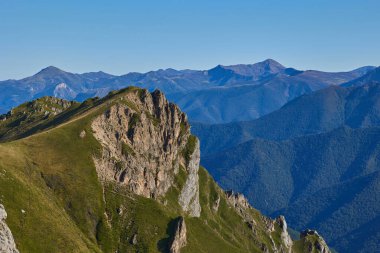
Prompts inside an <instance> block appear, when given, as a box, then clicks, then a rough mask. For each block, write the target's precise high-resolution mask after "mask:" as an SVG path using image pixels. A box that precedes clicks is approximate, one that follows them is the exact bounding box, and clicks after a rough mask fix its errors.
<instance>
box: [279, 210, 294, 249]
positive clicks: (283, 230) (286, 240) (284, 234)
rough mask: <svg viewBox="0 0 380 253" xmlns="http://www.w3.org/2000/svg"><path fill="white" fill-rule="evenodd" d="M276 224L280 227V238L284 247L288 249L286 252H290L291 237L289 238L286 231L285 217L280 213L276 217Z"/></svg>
mask: <svg viewBox="0 0 380 253" xmlns="http://www.w3.org/2000/svg"><path fill="white" fill-rule="evenodd" d="M276 222H277V224H278V225H279V227H280V228H281V240H282V242H283V243H284V245H285V247H286V248H287V249H288V252H289V253H290V252H292V245H293V241H292V238H290V235H289V233H288V225H287V224H286V220H285V217H284V216H282V215H280V216H279V217H278V218H277V219H276Z"/></svg>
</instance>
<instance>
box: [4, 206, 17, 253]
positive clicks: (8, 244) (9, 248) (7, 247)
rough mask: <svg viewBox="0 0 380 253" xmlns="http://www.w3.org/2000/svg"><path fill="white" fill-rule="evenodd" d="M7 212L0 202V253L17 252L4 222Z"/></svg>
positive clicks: (10, 233)
mask: <svg viewBox="0 0 380 253" xmlns="http://www.w3.org/2000/svg"><path fill="white" fill-rule="evenodd" d="M6 219H7V212H6V211H5V208H4V206H3V205H2V204H0V252H1V253H19V251H18V250H17V248H16V243H15V240H14V238H13V235H12V232H11V230H10V229H9V227H8V225H7V224H6V223H5V220H6Z"/></svg>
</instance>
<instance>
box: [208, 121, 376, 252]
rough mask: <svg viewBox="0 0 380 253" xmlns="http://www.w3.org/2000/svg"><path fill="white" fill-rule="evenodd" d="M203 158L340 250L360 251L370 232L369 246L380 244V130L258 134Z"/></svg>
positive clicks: (218, 174) (230, 184)
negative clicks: (276, 136) (277, 137)
mask: <svg viewBox="0 0 380 253" xmlns="http://www.w3.org/2000/svg"><path fill="white" fill-rule="evenodd" d="M202 163H203V165H204V166H205V167H207V168H209V170H210V173H211V174H212V175H213V176H214V178H215V179H216V180H217V181H218V182H219V183H220V184H221V186H222V187H224V188H225V189H233V190H235V191H240V192H243V193H244V194H245V195H246V196H247V197H248V199H249V201H250V202H251V203H252V204H253V205H255V206H257V207H258V209H259V210H261V211H263V212H264V213H266V214H271V215H274V214H279V213H284V214H285V215H286V216H287V217H288V221H289V225H290V226H291V227H294V228H296V229H298V228H300V227H304V226H308V227H312V228H316V229H317V230H318V231H320V232H321V233H322V234H323V235H324V236H325V238H326V239H327V241H328V242H329V243H330V244H331V245H332V246H333V247H336V248H337V249H339V250H341V252H358V251H357V249H359V248H362V247H364V244H363V241H362V239H363V236H364V235H367V238H366V240H367V242H366V243H365V245H373V244H376V242H378V241H377V240H378V239H379V230H378V229H377V230H376V229H375V228H376V226H375V225H374V224H373V223H372V222H377V224H378V222H379V216H380V176H379V175H380V128H375V127H374V128H363V129H351V128H347V127H344V128H339V129H336V130H333V131H331V132H328V133H322V134H317V135H308V136H303V137H299V138H294V139H292V140H287V141H273V140H263V139H254V140H251V141H248V142H245V143H242V144H240V145H237V146H235V147H233V148H231V149H228V150H225V151H223V152H220V153H218V154H215V155H210V156H206V157H203V162H202ZM264 196H265V197H264ZM377 228H378V227H377ZM348 236H350V237H348ZM342 238H346V240H341V239H342ZM347 240H348V241H347ZM352 246H354V247H352ZM366 247H367V246H366ZM366 247H364V248H362V249H363V250H364V251H363V252H374V251H371V249H372V250H373V249H374V248H371V247H370V246H368V247H369V248H366Z"/></svg>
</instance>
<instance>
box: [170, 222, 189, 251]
mask: <svg viewBox="0 0 380 253" xmlns="http://www.w3.org/2000/svg"><path fill="white" fill-rule="evenodd" d="M186 233H187V231H186V223H185V219H184V218H183V217H180V218H179V220H178V223H177V227H176V231H175V235H174V238H173V242H172V245H171V246H170V253H180V252H181V249H182V248H183V247H185V246H186V244H187V238H186Z"/></svg>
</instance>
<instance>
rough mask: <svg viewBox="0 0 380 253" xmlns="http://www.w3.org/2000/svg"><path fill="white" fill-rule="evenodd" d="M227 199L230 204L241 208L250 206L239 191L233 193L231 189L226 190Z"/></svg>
mask: <svg viewBox="0 0 380 253" xmlns="http://www.w3.org/2000/svg"><path fill="white" fill-rule="evenodd" d="M226 196H227V200H228V201H229V202H230V204H231V205H233V206H235V207H240V208H242V209H246V208H251V206H250V204H249V203H248V200H247V198H246V197H244V195H243V194H241V193H235V192H233V191H226Z"/></svg>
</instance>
